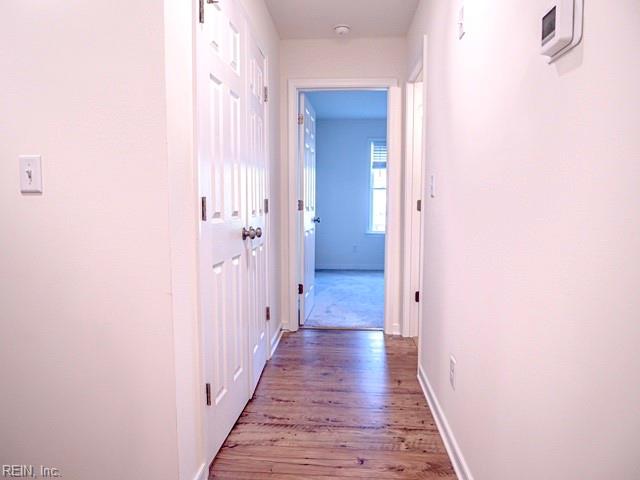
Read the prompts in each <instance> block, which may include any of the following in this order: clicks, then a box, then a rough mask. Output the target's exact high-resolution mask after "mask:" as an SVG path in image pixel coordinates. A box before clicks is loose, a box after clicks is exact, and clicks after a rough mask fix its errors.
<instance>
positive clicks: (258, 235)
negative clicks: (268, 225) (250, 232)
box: [256, 227, 262, 238]
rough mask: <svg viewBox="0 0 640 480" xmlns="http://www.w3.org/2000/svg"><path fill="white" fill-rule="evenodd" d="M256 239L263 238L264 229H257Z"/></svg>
mask: <svg viewBox="0 0 640 480" xmlns="http://www.w3.org/2000/svg"><path fill="white" fill-rule="evenodd" d="M256 237H258V238H260V237H262V229H261V228H260V227H258V228H256Z"/></svg>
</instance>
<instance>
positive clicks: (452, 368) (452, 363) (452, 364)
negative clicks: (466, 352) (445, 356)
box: [449, 355, 456, 390]
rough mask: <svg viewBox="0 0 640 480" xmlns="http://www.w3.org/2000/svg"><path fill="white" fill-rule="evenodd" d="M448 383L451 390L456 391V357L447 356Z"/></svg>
mask: <svg viewBox="0 0 640 480" xmlns="http://www.w3.org/2000/svg"><path fill="white" fill-rule="evenodd" d="M449 383H450V384H451V388H453V389H454V390H455V389H456V357H454V356H453V355H450V356H449Z"/></svg>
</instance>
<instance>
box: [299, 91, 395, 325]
mask: <svg viewBox="0 0 640 480" xmlns="http://www.w3.org/2000/svg"><path fill="white" fill-rule="evenodd" d="M303 95H304V96H305V101H306V102H307V105H308V110H309V112H313V114H314V115H315V118H316V121H315V136H313V135H310V136H308V138H312V137H313V138H312V141H315V162H316V167H315V192H316V216H315V217H314V218H315V222H316V223H315V249H314V250H315V252H313V253H311V254H313V255H314V257H315V266H314V270H315V281H314V285H313V286H314V290H315V292H314V295H313V296H314V298H313V303H312V307H311V308H310V309H305V316H306V318H305V321H304V326H305V327H314V328H345V329H349V328H352V329H383V327H384V265H385V234H386V210H387V101H388V100H387V91H386V90H361V91H360V90H358V91H356V90H348V91H335V90H334V91H313V92H306V93H304V94H303ZM309 250H310V249H309ZM309 250H307V251H306V252H305V255H309V254H310V253H309ZM307 260H308V259H307Z"/></svg>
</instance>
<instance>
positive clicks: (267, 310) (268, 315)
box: [265, 307, 271, 322]
mask: <svg viewBox="0 0 640 480" xmlns="http://www.w3.org/2000/svg"><path fill="white" fill-rule="evenodd" d="M265 310H266V311H265V318H266V319H267V322H268V321H269V320H271V307H267V308H266V309H265Z"/></svg>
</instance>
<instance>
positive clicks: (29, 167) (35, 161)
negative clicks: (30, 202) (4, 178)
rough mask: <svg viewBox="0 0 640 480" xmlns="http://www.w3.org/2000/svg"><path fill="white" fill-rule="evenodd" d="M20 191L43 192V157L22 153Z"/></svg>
mask: <svg viewBox="0 0 640 480" xmlns="http://www.w3.org/2000/svg"><path fill="white" fill-rule="evenodd" d="M19 159H20V192H22V193H42V157H40V155H20V157H19Z"/></svg>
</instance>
